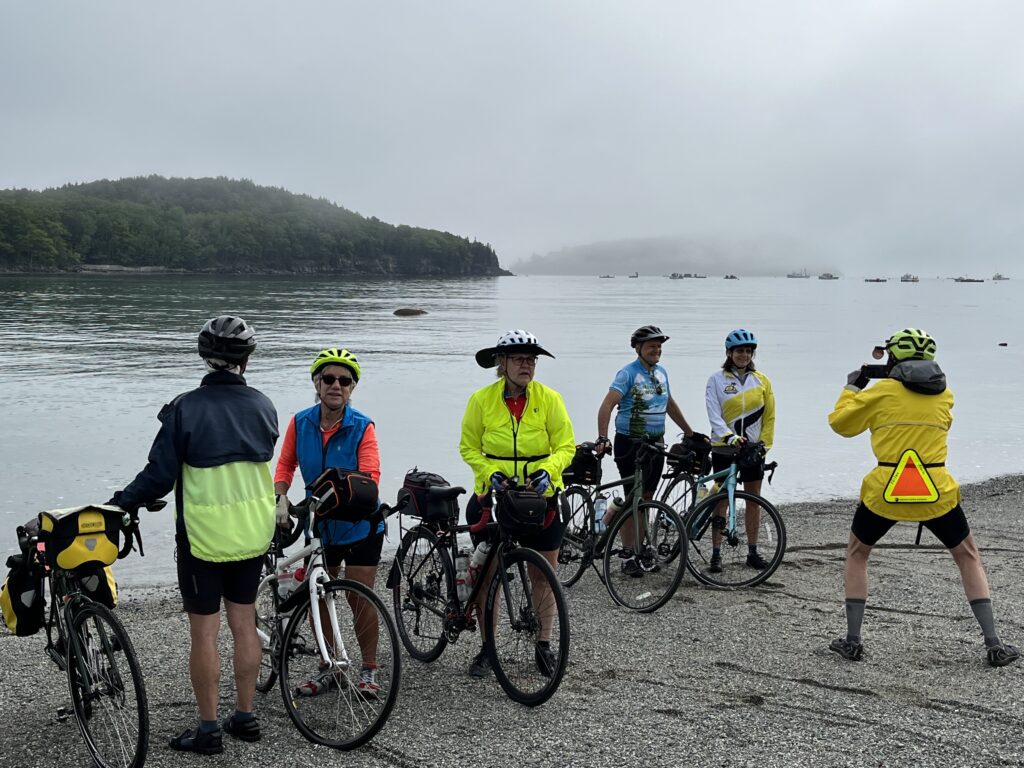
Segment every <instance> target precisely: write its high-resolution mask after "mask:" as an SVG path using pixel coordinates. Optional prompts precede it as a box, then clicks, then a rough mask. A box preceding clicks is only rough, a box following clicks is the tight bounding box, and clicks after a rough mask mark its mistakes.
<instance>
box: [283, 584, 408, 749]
mask: <svg viewBox="0 0 1024 768" xmlns="http://www.w3.org/2000/svg"><path fill="white" fill-rule="evenodd" d="M316 604H317V605H318V606H319V610H320V616H321V621H322V622H323V623H322V626H323V631H324V638H325V640H326V641H327V647H328V650H329V651H330V652H331V659H330V660H329V661H324V660H323V659H322V658H321V656H320V651H319V650H318V646H317V641H316V635H315V632H314V630H313V623H312V618H311V615H310V610H311V608H310V606H311V605H312V604H311V602H310V601H309V600H308V599H307V600H305V601H304V602H302V603H301V604H300V605H299V606H298V607H297V608H296V609H295V611H294V612H293V613H292V616H291V618H290V619H289V620H288V626H287V627H286V628H285V631H284V637H283V638H282V641H281V647H282V652H281V656H280V673H281V694H282V696H283V697H284V707H285V709H286V710H288V716H289V717H291V719H292V722H293V723H295V727H296V728H298V729H299V733H301V734H302V735H303V736H305V737H306V738H307V739H309V740H310V741H312V742H313V743H315V744H323V745H324V746H327V747H333V748H335V749H354V748H355V747H358V746H359V745H360V744H364V743H366V742H367V741H368V740H369V739H371V738H373V735H374V734H375V733H377V731H379V730H380V729H381V727H382V726H383V725H384V723H386V722H387V719H388V716H389V715H390V714H391V709H392V708H393V707H394V705H395V700H396V699H397V698H398V688H399V685H400V682H401V671H402V670H401V660H400V658H399V653H398V634H397V632H396V631H395V624H394V622H393V621H392V619H391V615H390V614H389V613H388V612H387V609H386V608H385V607H384V603H383V602H382V601H381V599H380V598H379V597H377V595H376V594H375V593H374V592H373V591H372V590H370V589H368V588H366V587H365V586H363V585H362V584H359V583H357V582H354V581H351V580H349V579H339V580H337V581H329V582H327V583H326V584H324V585H323V598H322V599H320V600H318V601H317V603H316ZM332 615H333V616H334V619H335V622H336V623H337V627H338V633H337V635H335V636H333V637H332V636H331V635H332V632H331V616H332Z"/></svg>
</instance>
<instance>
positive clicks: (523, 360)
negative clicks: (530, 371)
mask: <svg viewBox="0 0 1024 768" xmlns="http://www.w3.org/2000/svg"><path fill="white" fill-rule="evenodd" d="M506 360H508V361H509V362H510V363H512V364H513V365H536V364H537V356H536V355H509V356H508V357H507V358H506Z"/></svg>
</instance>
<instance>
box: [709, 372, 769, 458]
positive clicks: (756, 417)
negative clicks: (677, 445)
mask: <svg viewBox="0 0 1024 768" xmlns="http://www.w3.org/2000/svg"><path fill="white" fill-rule="evenodd" d="M704 401H705V404H706V405H707V409H708V421H710V422H711V442H712V443H714V444H715V445H725V444H726V443H727V442H729V438H730V437H732V436H733V435H739V436H740V437H745V438H747V440H750V441H751V442H757V441H758V440H760V441H761V442H763V443H764V444H765V447H767V448H771V447H772V442H773V441H774V440H775V395H773V394H772V384H771V382H770V381H768V377H767V376H765V375H764V374H763V373H761V372H760V371H750V372H747V373H743V374H736V373H734V372H732V371H716V372H715V373H714V374H712V376H711V378H710V379H708V386H707V389H706V390H705V392H704Z"/></svg>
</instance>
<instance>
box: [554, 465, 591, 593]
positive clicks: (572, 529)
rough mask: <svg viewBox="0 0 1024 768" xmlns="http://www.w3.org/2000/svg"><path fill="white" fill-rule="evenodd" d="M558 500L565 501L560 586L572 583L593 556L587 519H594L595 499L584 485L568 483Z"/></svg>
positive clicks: (579, 577) (560, 550) (560, 554)
mask: <svg viewBox="0 0 1024 768" xmlns="http://www.w3.org/2000/svg"><path fill="white" fill-rule="evenodd" d="M561 503H562V504H563V505H565V507H564V509H565V533H564V534H563V535H562V546H561V548H560V549H559V550H558V567H557V568H556V575H557V576H558V581H559V582H560V583H561V584H562V586H563V587H571V586H572V585H573V584H575V583H576V582H577V581H579V580H580V579H581V578H582V577H583V573H584V571H586V569H587V563H588V562H591V561H592V560H593V548H594V543H593V541H592V540H591V535H590V532H591V530H592V528H591V523H590V521H591V520H593V519H594V502H593V499H591V496H590V492H589V491H588V490H587V489H586V488H584V487H583V486H581V485H571V486H569V487H568V488H566V489H565V491H563V492H562V500H561Z"/></svg>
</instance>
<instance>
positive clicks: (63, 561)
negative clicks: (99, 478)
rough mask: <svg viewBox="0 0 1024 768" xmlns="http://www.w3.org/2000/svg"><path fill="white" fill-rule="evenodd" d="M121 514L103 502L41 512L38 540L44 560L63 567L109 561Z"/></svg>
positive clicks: (114, 555)
mask: <svg viewBox="0 0 1024 768" xmlns="http://www.w3.org/2000/svg"><path fill="white" fill-rule="evenodd" d="M123 514H124V513H123V511H122V510H121V509H119V508H118V507H108V506H106V505H104V504H95V505H91V506H85V507H72V508H70V509H54V510H50V511H49V512H41V513H40V514H39V540H40V541H41V542H43V543H44V544H45V545H46V550H45V551H46V564H47V565H49V566H50V567H51V568H62V569H64V570H65V571H73V570H76V569H78V568H84V569H96V568H102V567H103V566H105V565H113V563H114V561H115V560H117V553H118V548H119V547H120V544H121V517H122V515H123Z"/></svg>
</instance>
